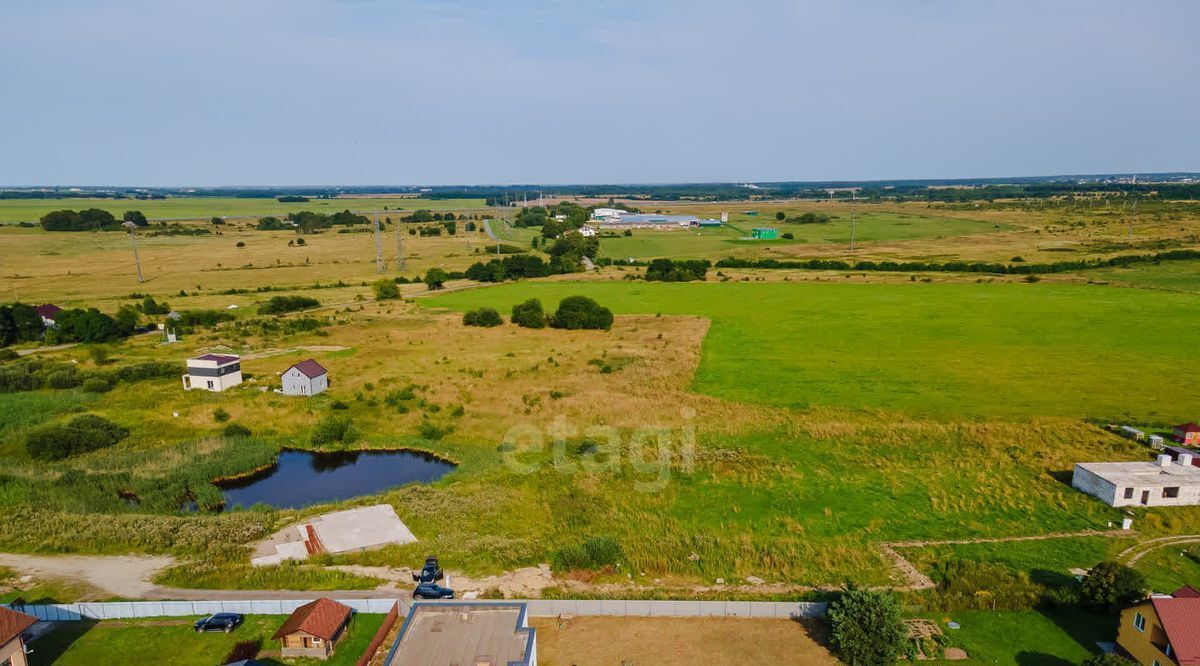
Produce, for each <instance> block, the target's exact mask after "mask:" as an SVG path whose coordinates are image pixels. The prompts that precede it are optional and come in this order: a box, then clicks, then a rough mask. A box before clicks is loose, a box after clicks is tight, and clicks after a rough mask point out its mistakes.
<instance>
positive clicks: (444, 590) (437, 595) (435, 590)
mask: <svg viewBox="0 0 1200 666" xmlns="http://www.w3.org/2000/svg"><path fill="white" fill-rule="evenodd" d="M453 598H454V590H452V589H450V588H448V587H442V586H441V585H438V584H437V583H421V584H420V585H418V586H417V589H415V590H413V599H453Z"/></svg>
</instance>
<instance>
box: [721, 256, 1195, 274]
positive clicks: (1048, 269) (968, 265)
mask: <svg viewBox="0 0 1200 666" xmlns="http://www.w3.org/2000/svg"><path fill="white" fill-rule="evenodd" d="M1188 259H1200V250H1171V251H1169V252H1158V253H1155V254H1125V255H1120V256H1116V257H1110V258H1108V259H1080V260H1077V261H1057V262H1054V263H1049V264H1028V263H1019V262H1018V263H1008V264H1006V263H1000V262H982V261H975V262H967V261H947V262H929V261H870V260H864V261H855V262H848V261H841V260H839V259H808V260H804V261H787V260H781V259H737V258H734V257H726V258H724V259H721V260H720V261H718V262H717V263H716V267H717V268H763V269H801V270H833V271H882V272H901V273H909V272H913V273H995V274H997V275H1037V274H1045V273H1066V272H1074V271H1081V270H1089V269H1093V268H1124V267H1128V266H1133V265H1136V264H1157V263H1159V262H1163V261H1182V260H1188Z"/></svg>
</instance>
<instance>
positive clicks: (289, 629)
mask: <svg viewBox="0 0 1200 666" xmlns="http://www.w3.org/2000/svg"><path fill="white" fill-rule="evenodd" d="M353 614H354V610H353V609H351V608H350V607H349V606H346V605H345V604H339V603H338V602H336V601H334V600H333V599H326V598H325V597H322V598H320V599H317V600H316V601H313V602H309V603H307V604H304V605H303V606H301V607H299V608H297V609H296V610H295V611H293V612H292V614H291V615H289V616H288V619H287V620H284V622H283V626H281V627H279V631H276V632H275V635H274V636H272V637H271V638H272V639H274V640H277V641H279V644H280V650H281V654H280V656H282V657H283V658H285V659H287V658H291V657H308V658H310V659H328V658H329V657H330V656H331V655H332V654H333V651H334V649H335V648H336V647H337V644H338V642H340V641H341V640H342V639H343V638H344V637H345V636H346V633H347V631H346V627H347V625H349V624H350V618H351V617H352V616H353Z"/></svg>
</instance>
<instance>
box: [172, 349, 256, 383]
mask: <svg viewBox="0 0 1200 666" xmlns="http://www.w3.org/2000/svg"><path fill="white" fill-rule="evenodd" d="M241 383H242V359H241V357H239V356H234V355H232V354H204V355H203V356H195V357H192V358H189V359H188V360H187V374H186V375H184V376H183V388H184V389H185V390H188V391H190V390H192V389H203V390H205V391H217V392H220V391H224V390H225V389H227V388H230V387H233V386H237V385H238V384H241Z"/></svg>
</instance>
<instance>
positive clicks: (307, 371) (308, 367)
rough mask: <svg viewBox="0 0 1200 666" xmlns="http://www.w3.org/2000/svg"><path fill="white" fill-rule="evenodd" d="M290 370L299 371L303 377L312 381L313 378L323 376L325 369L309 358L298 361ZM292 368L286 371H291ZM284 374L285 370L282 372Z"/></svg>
mask: <svg viewBox="0 0 1200 666" xmlns="http://www.w3.org/2000/svg"><path fill="white" fill-rule="evenodd" d="M292 368H295V369H297V370H299V371H300V372H301V373H303V374H304V376H305V377H308V378H309V379H312V378H313V377H320V376H321V375H323V374H325V368H323V367H321V364H320V363H317V362H316V361H314V360H312V359H311V358H310V359H307V360H304V361H300V362H299V363H297V364H296V365H293V366H292ZM292 368H288V370H291V369H292ZM284 372H287V370H284Z"/></svg>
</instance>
